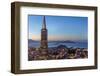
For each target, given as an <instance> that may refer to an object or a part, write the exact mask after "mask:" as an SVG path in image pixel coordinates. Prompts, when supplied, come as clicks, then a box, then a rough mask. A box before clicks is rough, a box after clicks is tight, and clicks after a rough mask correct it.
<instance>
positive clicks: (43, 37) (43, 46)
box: [41, 16, 48, 54]
mask: <svg viewBox="0 0 100 76" xmlns="http://www.w3.org/2000/svg"><path fill="white" fill-rule="evenodd" d="M41 51H42V53H43V54H47V52H48V30H47V28H46V20H45V16H44V17H43V24H42V29H41Z"/></svg>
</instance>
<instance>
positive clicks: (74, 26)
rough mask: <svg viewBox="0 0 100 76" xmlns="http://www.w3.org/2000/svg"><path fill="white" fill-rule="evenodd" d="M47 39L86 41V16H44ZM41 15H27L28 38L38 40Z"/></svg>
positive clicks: (41, 21) (41, 20)
mask: <svg viewBox="0 0 100 76" xmlns="http://www.w3.org/2000/svg"><path fill="white" fill-rule="evenodd" d="M45 18H46V26H47V29H48V40H49V41H54V40H73V41H87V32H88V18H87V17H72V16H45ZM42 23H43V16H38V15H37V16H35V15H29V16H28V26H29V29H28V30H29V37H28V38H29V39H32V40H40V39H41V28H42Z"/></svg>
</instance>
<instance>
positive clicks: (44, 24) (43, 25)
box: [42, 16, 46, 29]
mask: <svg viewBox="0 0 100 76" xmlns="http://www.w3.org/2000/svg"><path fill="white" fill-rule="evenodd" d="M42 29H46V21H45V16H44V17H43V24H42Z"/></svg>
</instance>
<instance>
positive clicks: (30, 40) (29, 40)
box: [28, 39, 39, 43]
mask: <svg viewBox="0 0 100 76" xmlns="http://www.w3.org/2000/svg"><path fill="white" fill-rule="evenodd" d="M28 42H29V43H31V42H39V41H36V40H32V39H28Z"/></svg>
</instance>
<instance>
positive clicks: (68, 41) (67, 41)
mask: <svg viewBox="0 0 100 76" xmlns="http://www.w3.org/2000/svg"><path fill="white" fill-rule="evenodd" d="M49 42H56V43H76V42H74V41H71V40H63V41H49Z"/></svg>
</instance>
